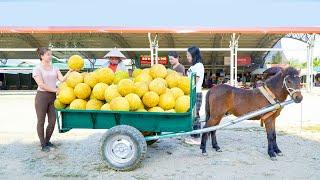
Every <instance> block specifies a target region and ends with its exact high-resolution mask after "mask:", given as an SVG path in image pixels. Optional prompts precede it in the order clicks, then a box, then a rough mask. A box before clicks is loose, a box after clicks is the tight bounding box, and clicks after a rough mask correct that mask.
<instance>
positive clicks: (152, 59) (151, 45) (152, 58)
mask: <svg viewBox="0 0 320 180" xmlns="http://www.w3.org/2000/svg"><path fill="white" fill-rule="evenodd" d="M148 39H149V45H150V49H149V51H150V58H151V66H152V65H153V62H154V57H153V44H152V40H151V33H148Z"/></svg>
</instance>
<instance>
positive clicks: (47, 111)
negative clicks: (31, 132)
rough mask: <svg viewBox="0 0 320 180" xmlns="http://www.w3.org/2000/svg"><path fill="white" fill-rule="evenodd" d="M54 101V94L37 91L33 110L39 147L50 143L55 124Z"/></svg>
mask: <svg viewBox="0 0 320 180" xmlns="http://www.w3.org/2000/svg"><path fill="white" fill-rule="evenodd" d="M55 99H56V93H51V92H45V91H38V92H37V94H36V99H35V108H36V113H37V118H38V123H37V133H38V136H39V139H40V143H41V146H45V145H46V144H47V143H48V142H49V141H50V138H51V135H52V133H53V130H54V127H55V124H56V112H55V108H54V100H55ZM46 116H48V126H47V129H46V135H44V123H45V119H46Z"/></svg>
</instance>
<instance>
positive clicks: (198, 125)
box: [191, 93, 202, 138]
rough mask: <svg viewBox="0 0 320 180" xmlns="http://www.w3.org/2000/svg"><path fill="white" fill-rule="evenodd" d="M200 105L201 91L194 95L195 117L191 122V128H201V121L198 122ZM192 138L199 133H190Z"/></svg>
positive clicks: (196, 136) (198, 135) (197, 136)
mask: <svg viewBox="0 0 320 180" xmlns="http://www.w3.org/2000/svg"><path fill="white" fill-rule="evenodd" d="M201 105H202V93H197V97H196V119H195V122H193V130H197V129H201V123H200V108H201ZM191 136H192V137H194V138H199V137H200V134H193V135H191Z"/></svg>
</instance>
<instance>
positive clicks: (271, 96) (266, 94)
mask: <svg viewBox="0 0 320 180" xmlns="http://www.w3.org/2000/svg"><path fill="white" fill-rule="evenodd" d="M258 89H259V91H260V92H261V93H262V94H263V96H264V97H265V98H266V99H267V100H268V101H269V102H270V104H272V105H274V104H277V102H276V96H275V95H274V94H273V93H272V91H271V90H270V89H269V88H268V87H267V86H266V85H263V86H260V87H258Z"/></svg>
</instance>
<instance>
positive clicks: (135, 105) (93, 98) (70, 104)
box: [54, 55, 190, 113]
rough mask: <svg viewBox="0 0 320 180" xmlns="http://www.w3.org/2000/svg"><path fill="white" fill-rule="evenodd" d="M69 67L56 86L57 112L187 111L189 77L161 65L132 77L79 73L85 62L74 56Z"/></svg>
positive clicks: (103, 72)
mask: <svg viewBox="0 0 320 180" xmlns="http://www.w3.org/2000/svg"><path fill="white" fill-rule="evenodd" d="M68 65H69V68H70V69H73V70H76V71H73V72H72V73H71V74H70V75H69V77H68V78H67V80H66V81H65V82H63V83H61V84H60V85H59V94H58V96H57V99H56V100H55V102H54V105H55V107H56V108H57V109H65V108H66V109H77V110H106V111H138V112H172V113H175V112H177V113H182V112H187V111H188V110H189V108H190V80H189V78H188V77H184V76H182V75H180V74H179V73H177V72H175V71H173V70H170V69H166V68H165V66H163V65H161V64H156V65H153V66H152V67H151V68H147V69H143V70H142V69H135V70H134V71H133V73H132V75H133V77H129V74H128V72H124V71H117V72H116V73H114V72H113V71H112V70H111V69H109V68H100V69H96V70H95V71H93V72H89V73H87V72H84V73H79V72H77V71H79V70H80V69H82V68H83V65H84V63H83V59H82V58H81V57H80V56H77V55H74V56H71V57H70V59H69V61H68Z"/></svg>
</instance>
